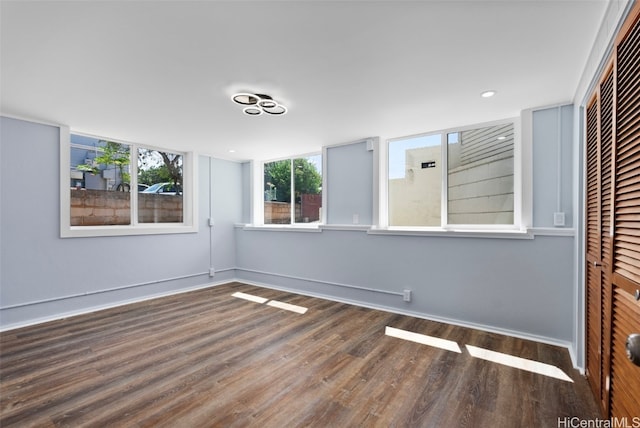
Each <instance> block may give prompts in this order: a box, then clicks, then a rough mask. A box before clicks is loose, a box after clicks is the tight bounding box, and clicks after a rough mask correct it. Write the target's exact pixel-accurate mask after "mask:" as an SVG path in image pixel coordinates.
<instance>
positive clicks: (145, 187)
mask: <svg viewBox="0 0 640 428" xmlns="http://www.w3.org/2000/svg"><path fill="white" fill-rule="evenodd" d="M148 188H149V186H147V185H146V184H138V192H144V191H145V190H147V189H148Z"/></svg>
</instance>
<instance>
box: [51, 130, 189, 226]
mask: <svg viewBox="0 0 640 428" xmlns="http://www.w3.org/2000/svg"><path fill="white" fill-rule="evenodd" d="M62 134H65V132H62V131H61V152H60V153H61V166H62V172H63V177H62V178H61V199H62V208H61V235H62V236H101V235H126V234H148V233H180V232H192V231H195V226H194V218H193V212H194V204H195V201H194V200H193V196H192V195H193V194H194V191H193V183H194V180H193V174H194V170H193V166H192V161H191V155H190V154H187V153H180V152H175V151H165V150H161V149H155V148H149V147H144V146H140V145H137V144H132V143H125V142H120V141H114V140H112V139H108V138H99V137H93V136H87V135H81V134H70V133H66V135H62ZM65 175H66V176H65Z"/></svg>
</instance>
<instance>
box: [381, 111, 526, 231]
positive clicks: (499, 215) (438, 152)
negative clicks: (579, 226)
mask: <svg viewBox="0 0 640 428" xmlns="http://www.w3.org/2000/svg"><path fill="white" fill-rule="evenodd" d="M514 153H515V139H514V124H513V122H509V123H501V124H497V125H491V126H480V127H473V128H470V129H461V130H449V131H444V132H439V133H434V134H424V135H418V136H412V137H406V138H399V139H394V140H390V141H389V143H388V216H389V217H388V223H389V226H391V227H417V228H423V227H429V228H456V227H460V226H464V225H474V226H479V225H485V226H489V228H495V227H499V226H504V227H509V226H511V227H513V226H515V224H514V220H515V218H514V212H515V199H514V195H515V188H514V171H515V169H514V166H515V162H514V159H515V157H514Z"/></svg>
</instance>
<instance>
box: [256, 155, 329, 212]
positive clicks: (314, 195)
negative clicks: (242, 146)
mask: <svg viewBox="0 0 640 428" xmlns="http://www.w3.org/2000/svg"><path fill="white" fill-rule="evenodd" d="M263 184H264V188H263V190H264V224H302V223H306V224H309V223H311V224H314V223H315V224H318V223H320V222H321V221H322V219H321V208H322V156H321V155H314V156H307V157H301V158H295V159H284V160H279V161H274V162H267V163H265V164H264V179H263ZM292 219H293V221H292Z"/></svg>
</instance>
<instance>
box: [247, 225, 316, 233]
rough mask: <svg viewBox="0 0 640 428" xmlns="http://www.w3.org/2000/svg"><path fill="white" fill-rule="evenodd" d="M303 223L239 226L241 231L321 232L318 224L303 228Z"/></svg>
mask: <svg viewBox="0 0 640 428" xmlns="http://www.w3.org/2000/svg"><path fill="white" fill-rule="evenodd" d="M303 224H304V223H296V224H291V225H289V224H260V225H259V224H246V225H241V226H239V227H242V229H243V230H261V231H269V232H275V231H285V232H322V230H321V229H320V224H316V225H314V226H303Z"/></svg>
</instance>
